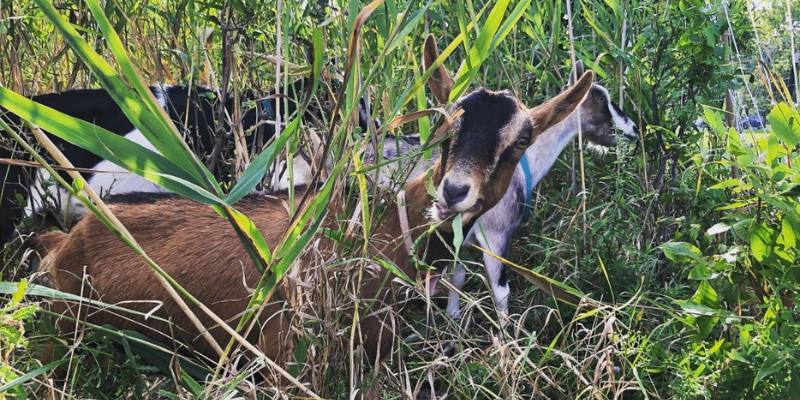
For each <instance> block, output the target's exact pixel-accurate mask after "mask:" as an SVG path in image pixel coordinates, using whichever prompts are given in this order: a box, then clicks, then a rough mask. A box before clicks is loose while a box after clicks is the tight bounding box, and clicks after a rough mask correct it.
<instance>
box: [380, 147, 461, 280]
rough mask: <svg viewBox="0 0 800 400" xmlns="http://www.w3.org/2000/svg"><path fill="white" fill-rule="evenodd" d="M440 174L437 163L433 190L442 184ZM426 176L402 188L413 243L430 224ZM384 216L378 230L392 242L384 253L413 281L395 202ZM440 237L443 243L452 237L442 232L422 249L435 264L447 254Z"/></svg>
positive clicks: (413, 272) (411, 266)
mask: <svg viewBox="0 0 800 400" xmlns="http://www.w3.org/2000/svg"><path fill="white" fill-rule="evenodd" d="M440 171H441V166H440V164H439V162H438V161H437V162H436V164H435V165H434V166H433V174H432V180H433V185H434V187H436V186H438V185H439V182H440V181H441V173H440ZM426 176H427V174H421V175H419V176H417V177H415V178H412V179H411V180H409V181H408V182H407V183H406V185H405V187H404V190H405V204H406V206H405V207H406V214H407V216H408V226H409V232H408V234H410V235H411V239H412V240H416V239H417V238H419V236H420V235H422V234H424V233H425V232H426V231H427V229H425V228H426V227H427V226H428V225H429V224H430V220H429V219H428V217H427V213H428V208H429V207H430V206H431V201H432V199H431V197H430V195H428V192H427V190H426V189H425V180H426ZM384 215H385V219H384V221H383V222H382V223H381V225H380V227H379V228H378V229H380V230H383V231H384V233H385V234H387V236H389V237H391V238H393V239H395V240H393V241H392V242H391V244H390V248H387V249H384V250H383V252H384V254H387V255H389V254H391V255H393V257H391V258H393V259H394V260H393V261H394V262H395V263H396V264H397V265H398V266H399V267H400V268H401V269H403V272H405V273H406V274H408V275H409V276H412V277H413V276H414V274H415V273H416V270H415V268H414V266H413V265H411V264H410V263H409V262H408V255H409V254H408V252H407V251H406V249H405V246H403V239H402V238H403V235H404V232H403V231H402V228H401V224H400V215H399V212H398V204H397V202H396V201H392V202H390V205H389V206H388V207H387V209H386V211H385V214H384ZM439 236H441V237H442V238H443V239H445V240H448V238H449V237H450V236H452V233H449V232H444V231H442V232H440V235H431V237H430V241H429V243H428V246H421V247H426V249H427V255H426V259H428V260H436V259H438V258H439V257H440V256H443V255H444V254H439V253H441V252H443V251H445V252H446V247H445V246H444V245H443V243H441V242H440V238H439ZM417 255H418V256H420V255H421V254H417Z"/></svg>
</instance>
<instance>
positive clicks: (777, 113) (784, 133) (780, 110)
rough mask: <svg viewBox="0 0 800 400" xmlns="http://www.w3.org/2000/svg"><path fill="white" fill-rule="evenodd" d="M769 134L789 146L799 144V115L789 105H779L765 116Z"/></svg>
mask: <svg viewBox="0 0 800 400" xmlns="http://www.w3.org/2000/svg"><path fill="white" fill-rule="evenodd" d="M767 119H768V120H769V123H770V125H771V128H772V129H771V132H772V133H774V134H775V136H777V137H778V138H780V139H781V140H782V141H783V142H784V143H786V144H788V145H789V146H794V145H796V144H797V143H800V113H798V112H797V110H796V109H795V108H794V107H793V106H792V105H790V104H789V103H779V104H778V105H777V106H775V107H774V108H773V109H772V111H771V112H770V113H769V115H768V116H767Z"/></svg>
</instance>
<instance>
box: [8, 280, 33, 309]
mask: <svg viewBox="0 0 800 400" xmlns="http://www.w3.org/2000/svg"><path fill="white" fill-rule="evenodd" d="M27 289H28V280H27V279H23V280H21V281H19V283H17V290H16V291H15V292H14V294H13V295H11V301H9V302H8V304H6V307H4V309H10V308H11V307H16V306H17V304H19V303H20V302H21V301H22V298H23V297H25V291H26V290H27Z"/></svg>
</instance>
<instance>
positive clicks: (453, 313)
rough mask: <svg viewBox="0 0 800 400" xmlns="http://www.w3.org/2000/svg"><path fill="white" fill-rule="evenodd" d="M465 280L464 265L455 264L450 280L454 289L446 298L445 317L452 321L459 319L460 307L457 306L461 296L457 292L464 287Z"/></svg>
mask: <svg viewBox="0 0 800 400" xmlns="http://www.w3.org/2000/svg"><path fill="white" fill-rule="evenodd" d="M466 278H467V270H466V269H465V268H464V264H462V263H460V262H459V263H456V266H455V268H454V269H453V276H452V277H451V278H450V283H451V284H452V285H453V287H454V289H450V294H449V295H448V296H447V315H449V316H450V317H452V318H453V319H459V318H461V306H460V304H459V303H460V300H461V298H460V297H461V295H460V294H459V292H460V291H461V288H463V287H464V281H466Z"/></svg>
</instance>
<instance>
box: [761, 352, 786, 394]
mask: <svg viewBox="0 0 800 400" xmlns="http://www.w3.org/2000/svg"><path fill="white" fill-rule="evenodd" d="M785 363H786V361H785V360H784V359H783V358H782V357H780V355H779V354H777V353H771V354H769V356H767V359H766V360H764V363H763V364H761V367H760V368H759V369H758V372H757V373H756V377H755V378H754V379H753V388H754V389H755V387H756V386H758V384H759V383H760V382H761V381H763V380H764V379H766V378H768V377H769V376H770V375H772V374H774V373H776V372H778V371H780V370H782V369H783V368H785V367H786V364H785Z"/></svg>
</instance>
